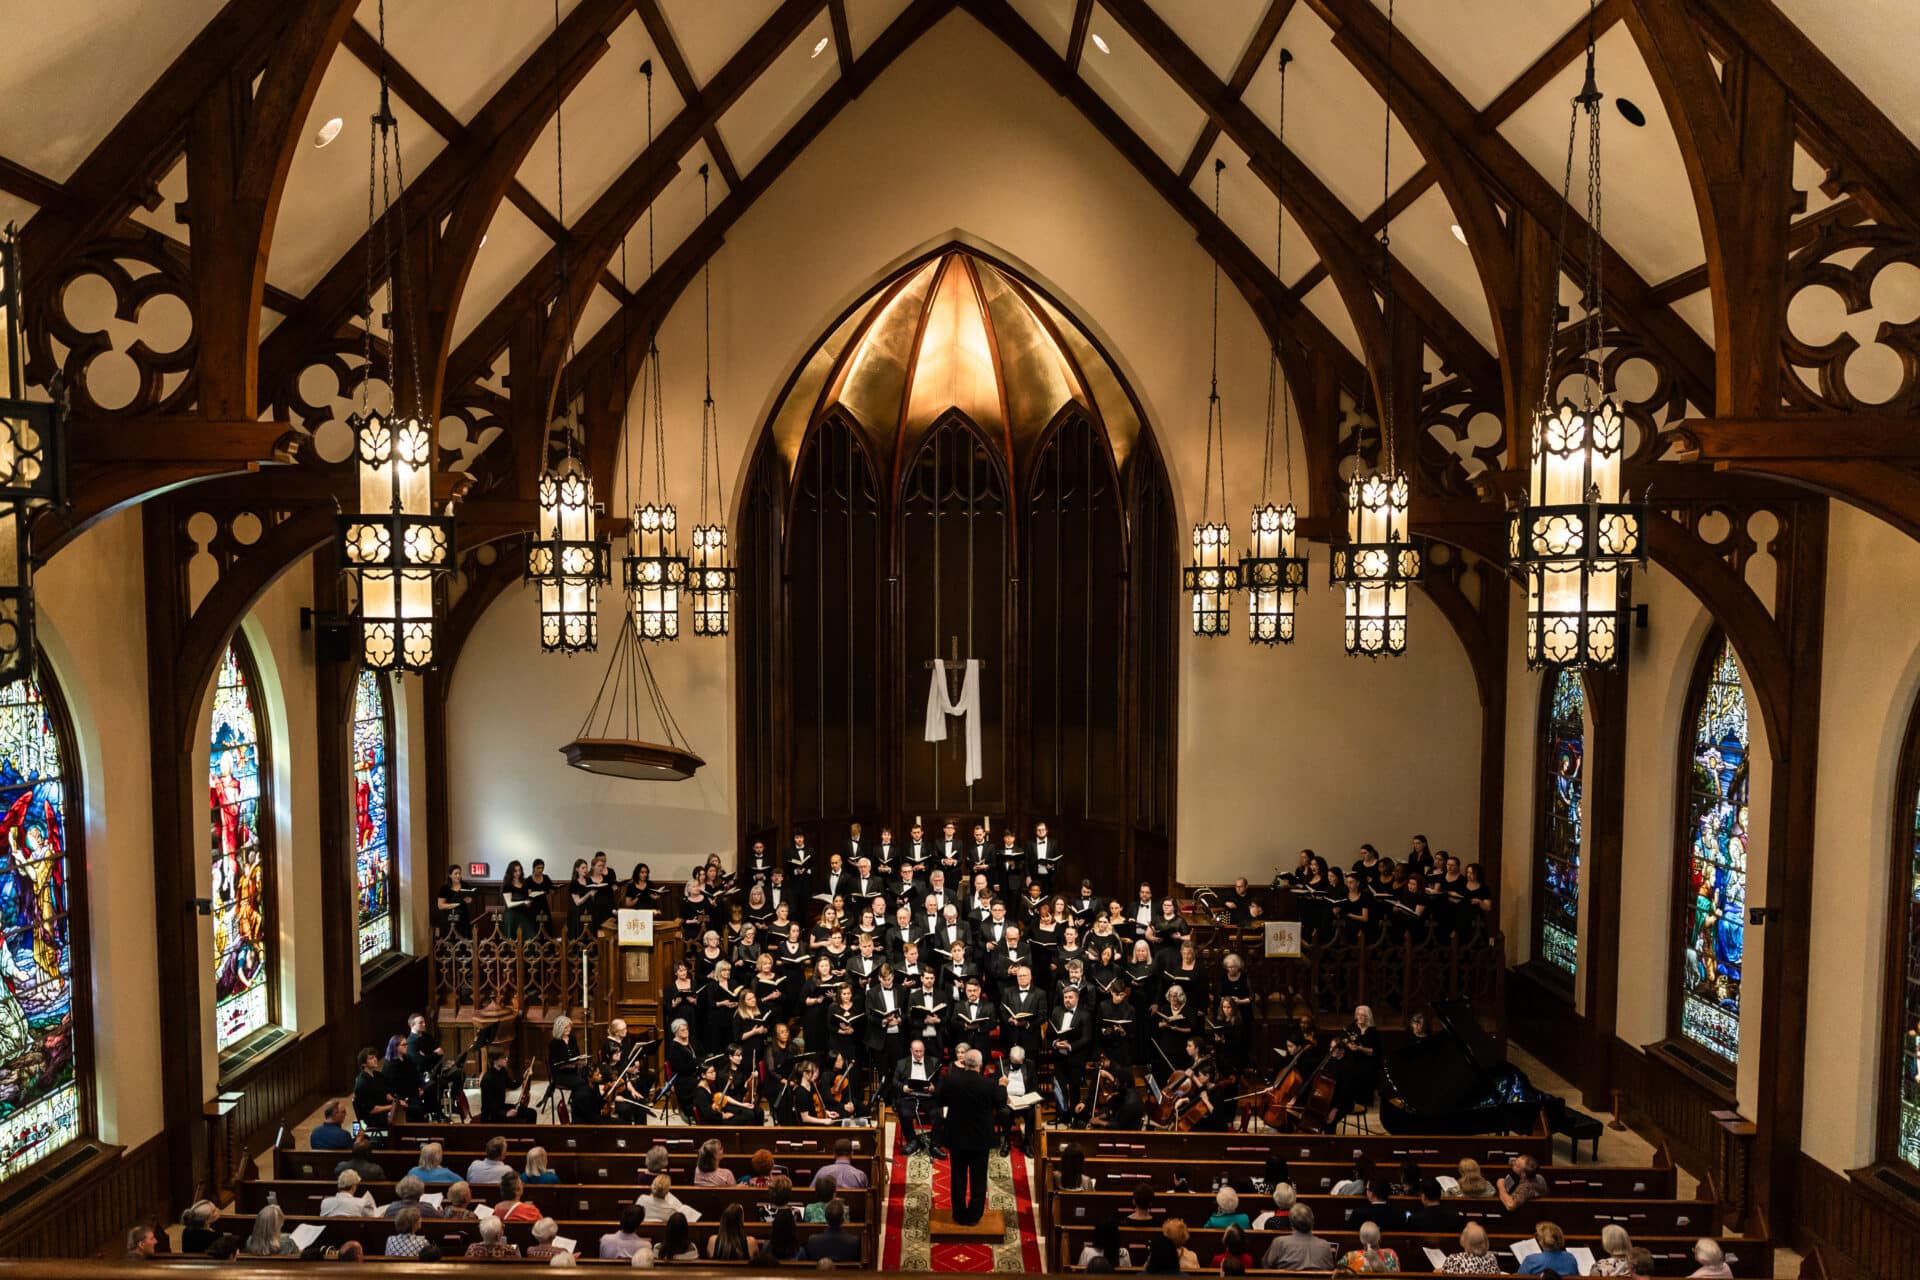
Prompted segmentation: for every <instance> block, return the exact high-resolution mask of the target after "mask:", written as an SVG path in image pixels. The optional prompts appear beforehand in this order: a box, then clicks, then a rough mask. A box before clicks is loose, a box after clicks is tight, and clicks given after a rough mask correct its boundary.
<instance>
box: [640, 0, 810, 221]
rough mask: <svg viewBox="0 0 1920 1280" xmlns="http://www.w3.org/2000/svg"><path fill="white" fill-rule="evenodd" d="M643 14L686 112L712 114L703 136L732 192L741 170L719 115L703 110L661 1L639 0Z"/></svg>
mask: <svg viewBox="0 0 1920 1280" xmlns="http://www.w3.org/2000/svg"><path fill="white" fill-rule="evenodd" d="M633 7H634V8H635V10H637V11H638V12H639V14H640V21H641V22H642V23H644V24H645V26H646V28H647V35H648V37H650V38H651V39H652V40H653V47H654V49H656V50H657V51H658V52H659V54H660V61H661V62H663V63H665V64H666V67H667V74H668V75H669V76H671V77H672V78H673V87H674V88H675V89H676V90H678V91H679V94H680V99H681V101H682V102H683V103H685V105H684V106H683V107H682V108H681V110H683V111H700V112H701V114H702V115H709V116H710V122H709V123H708V125H707V127H706V129H705V130H703V131H702V132H701V134H700V136H701V138H702V139H703V140H704V141H705V142H706V144H707V154H709V155H711V156H712V157H713V167H714V168H716V169H718V170H719V171H720V176H721V177H722V178H724V179H726V183H727V189H728V190H729V191H731V190H732V189H733V188H735V187H737V186H739V185H740V171H739V170H738V169H736V168H734V167H733V157H732V156H730V155H728V154H727V144H726V143H725V142H724V141H722V140H721V138H720V128H719V121H720V117H719V114H718V113H708V112H705V111H703V110H702V107H701V101H700V84H699V82H698V81H696V80H695V79H694V78H693V69H692V68H691V67H689V66H687V60H686V58H685V57H684V56H683V55H682V54H681V52H680V44H679V42H678V41H677V40H675V39H674V38H673V28H672V27H669V26H668V25H667V20H666V17H665V16H664V15H663V14H662V13H661V12H660V4H659V0H636V3H635V4H634V6H633ZM845 23H846V14H845V12H844V11H842V13H841V25H842V26H844V25H845Z"/></svg>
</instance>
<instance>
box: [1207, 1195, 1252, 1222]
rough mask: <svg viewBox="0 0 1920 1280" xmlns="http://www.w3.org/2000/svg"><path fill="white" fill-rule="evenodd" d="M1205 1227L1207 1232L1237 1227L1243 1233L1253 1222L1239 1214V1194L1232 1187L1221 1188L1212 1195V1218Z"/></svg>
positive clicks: (1244, 1215)
mask: <svg viewBox="0 0 1920 1280" xmlns="http://www.w3.org/2000/svg"><path fill="white" fill-rule="evenodd" d="M1205 1225H1206V1226H1207V1228H1208V1229H1209V1230H1216V1231H1217V1230H1219V1229H1220V1228H1222V1227H1239V1228H1240V1229H1241V1230H1242V1231H1245V1230H1247V1229H1249V1228H1250V1227H1252V1226H1253V1221H1252V1219H1250V1218H1248V1217H1247V1215H1246V1214H1244V1213H1242V1212H1240V1193H1239V1192H1238V1191H1235V1190H1234V1189H1233V1188H1232V1187H1222V1188H1220V1189H1219V1190H1218V1191H1216V1192H1214V1193H1213V1216H1212V1217H1210V1218H1208V1219H1207V1221H1206V1224H1205Z"/></svg>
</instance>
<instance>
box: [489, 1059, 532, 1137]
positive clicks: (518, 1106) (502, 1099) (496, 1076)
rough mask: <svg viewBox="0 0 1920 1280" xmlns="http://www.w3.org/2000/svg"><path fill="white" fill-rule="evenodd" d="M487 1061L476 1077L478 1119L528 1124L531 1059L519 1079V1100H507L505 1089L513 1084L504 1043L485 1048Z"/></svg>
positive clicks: (491, 1121)
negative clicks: (523, 1075)
mask: <svg viewBox="0 0 1920 1280" xmlns="http://www.w3.org/2000/svg"><path fill="white" fill-rule="evenodd" d="M487 1061H488V1063H489V1064H490V1065H489V1066H488V1067H487V1070H486V1072H485V1074H483V1075H482V1076H481V1077H480V1120H481V1122H482V1123H483V1124H532V1123H533V1121H534V1114H533V1102H532V1101H531V1099H532V1097H533V1095H532V1093H531V1092H530V1091H531V1089H532V1087H533V1063H532V1061H531V1060H529V1061H528V1063H527V1071H526V1078H525V1079H523V1080H521V1081H519V1087H520V1100H519V1101H518V1102H514V1103H509V1102H508V1101H507V1092H508V1090H510V1089H512V1088H513V1087H514V1083H515V1082H514V1078H513V1076H512V1075H510V1074H508V1072H507V1047H506V1046H505V1045H494V1046H493V1047H492V1048H491V1049H489V1050H488V1052H487Z"/></svg>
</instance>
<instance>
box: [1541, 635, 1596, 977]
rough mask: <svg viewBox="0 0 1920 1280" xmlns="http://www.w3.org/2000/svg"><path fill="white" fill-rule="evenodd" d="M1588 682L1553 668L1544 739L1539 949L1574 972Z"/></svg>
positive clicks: (1546, 957) (1577, 943)
mask: <svg viewBox="0 0 1920 1280" xmlns="http://www.w3.org/2000/svg"><path fill="white" fill-rule="evenodd" d="M1585 737H1586V687H1585V686H1584V685H1583V684H1582V683H1581V680H1580V673H1579V672H1577V671H1566V670H1561V671H1558V672H1556V673H1555V674H1554V676H1553V678H1552V682H1551V684H1550V686H1549V689H1548V698H1547V705H1546V708H1545V730H1544V732H1543V733H1542V735H1541V742H1540V768H1541V777H1540V781H1539V788H1540V791H1539V796H1538V798H1537V799H1536V800H1535V803H1536V804H1538V805H1540V806H1541V815H1540V856H1539V857H1538V858H1537V859H1536V860H1535V861H1536V870H1535V873H1534V874H1535V876H1536V879H1535V881H1534V890H1533V891H1534V919H1535V920H1536V921H1537V928H1538V933H1537V935H1536V938H1535V948H1534V954H1535V955H1536V956H1538V957H1539V958H1540V960H1541V961H1543V962H1544V963H1546V964H1548V965H1550V966H1552V967H1553V968H1554V969H1556V970H1559V971H1560V972H1561V973H1564V974H1565V975H1566V976H1567V977H1569V978H1571V977H1572V976H1573V974H1574V970H1575V967H1576V965H1577V963H1578V960H1579V954H1580V939H1579V925H1580V848H1581V833H1582V828H1581V825H1580V796H1581V791H1582V784H1583V781H1584V774H1583V773H1582V763H1583V761H1584V760H1585V758H1586V755H1585V751H1584V742H1585Z"/></svg>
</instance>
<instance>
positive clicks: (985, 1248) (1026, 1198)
mask: <svg viewBox="0 0 1920 1280" xmlns="http://www.w3.org/2000/svg"><path fill="white" fill-rule="evenodd" d="M891 1165H892V1170H893V1178H892V1181H891V1182H890V1183H889V1184H888V1188H887V1226H886V1240H885V1241H884V1243H883V1244H882V1246H881V1266H882V1267H883V1269H885V1270H888V1271H1030V1272H1035V1273H1037V1272H1039V1270H1040V1242H1039V1239H1038V1237H1037V1236H1036V1234H1035V1230H1036V1229H1035V1226H1034V1216H1033V1200H1032V1197H1031V1195H1030V1192H1029V1183H1028V1179H1027V1163H1026V1157H1025V1156H1024V1155H1022V1154H1021V1153H1020V1152H1019V1151H1017V1150H1016V1151H1015V1152H1014V1153H1013V1154H1012V1155H1011V1156H1008V1157H1007V1158H1005V1159H1002V1158H1001V1157H1000V1156H998V1155H995V1156H993V1157H992V1158H991V1159H990V1160H989V1161H988V1164H987V1207H988V1208H989V1209H998V1210H1000V1212H1001V1213H1002V1214H1003V1215H1005V1217H1006V1220H1007V1234H1006V1238H1005V1239H1003V1240H1001V1242H1000V1243H999V1244H972V1243H969V1244H933V1243H931V1242H930V1241H929V1240H928V1238H927V1222H928V1219H929V1218H930V1217H931V1216H932V1213H933V1211H934V1209H936V1208H941V1209H947V1208H951V1207H952V1205H953V1200H952V1196H951V1195H950V1194H949V1191H948V1187H947V1162H946V1161H945V1160H941V1161H938V1162H936V1161H933V1160H929V1159H928V1158H927V1157H926V1156H924V1155H916V1156H914V1157H912V1158H911V1159H908V1158H907V1156H906V1144H905V1143H904V1142H903V1141H902V1140H901V1138H900V1131H899V1130H898V1129H897V1128H896V1129H895V1130H894V1138H893V1159H892V1161H891Z"/></svg>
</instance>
